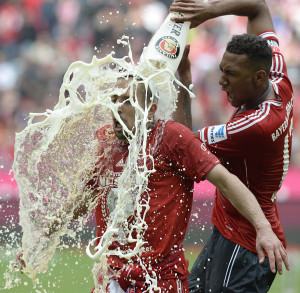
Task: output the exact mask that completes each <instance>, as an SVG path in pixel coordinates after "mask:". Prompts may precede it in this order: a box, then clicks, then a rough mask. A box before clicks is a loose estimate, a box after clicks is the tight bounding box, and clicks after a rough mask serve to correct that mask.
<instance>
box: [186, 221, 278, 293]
mask: <svg viewBox="0 0 300 293" xmlns="http://www.w3.org/2000/svg"><path fill="white" fill-rule="evenodd" d="M275 276H276V273H275V274H273V273H272V271H271V269H270V265H269V259H268V258H265V261H264V263H263V264H259V262H258V257H257V254H255V253H253V252H251V251H249V250H248V249H246V248H244V247H242V246H240V245H238V244H235V243H233V242H231V241H229V240H228V239H226V238H224V237H223V236H222V234H221V233H220V232H219V230H218V229H217V228H216V227H214V230H213V233H212V235H211V237H210V239H209V240H208V242H207V244H206V245H205V246H204V248H203V249H202V251H201V253H200V254H199V256H198V258H197V260H196V261H195V263H194V266H193V268H192V270H191V274H190V276H189V279H188V282H189V292H190V293H195V292H197V293H200V292H201V293H226V292H232V293H252V292H253V293H254V292H259V293H264V292H268V290H269V289H270V286H271V284H272V282H273V281H274V278H275Z"/></svg>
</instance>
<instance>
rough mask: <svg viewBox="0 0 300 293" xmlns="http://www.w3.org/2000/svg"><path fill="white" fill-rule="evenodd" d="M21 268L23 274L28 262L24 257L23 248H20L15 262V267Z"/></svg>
mask: <svg viewBox="0 0 300 293" xmlns="http://www.w3.org/2000/svg"><path fill="white" fill-rule="evenodd" d="M18 268H19V270H20V272H21V274H23V270H24V269H25V268H26V264H25V261H24V259H23V250H20V251H19V252H18V253H17V255H16V259H15V263H14V269H15V270H16V269H18Z"/></svg>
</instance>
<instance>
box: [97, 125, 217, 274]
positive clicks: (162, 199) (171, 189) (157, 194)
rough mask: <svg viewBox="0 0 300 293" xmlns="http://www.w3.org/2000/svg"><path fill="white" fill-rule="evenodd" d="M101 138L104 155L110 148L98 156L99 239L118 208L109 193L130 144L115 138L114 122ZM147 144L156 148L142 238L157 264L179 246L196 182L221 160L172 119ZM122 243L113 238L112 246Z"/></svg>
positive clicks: (146, 257) (148, 257) (148, 259)
mask: <svg viewBox="0 0 300 293" xmlns="http://www.w3.org/2000/svg"><path fill="white" fill-rule="evenodd" d="M98 140H99V144H100V146H99V147H100V153H102V152H104V151H106V154H105V156H104V157H103V160H104V161H103V160H102V159H100V162H99V166H101V168H102V170H103V172H101V171H100V176H99V177H98V186H99V187H101V188H103V194H102V196H100V197H99V198H100V200H99V204H98V205H97V207H96V222H97V236H98V237H99V236H101V235H102V234H103V232H104V231H105V229H106V225H107V223H106V220H107V216H108V215H109V213H110V212H111V211H112V210H113V209H114V204H113V202H114V200H111V195H112V191H113V189H114V188H117V180H116V179H117V177H118V176H120V174H121V172H122V171H123V167H124V165H125V163H126V160H127V157H128V145H127V144H124V143H122V142H120V141H119V140H118V139H117V138H116V137H115V136H114V133H113V129H112V128H111V127H110V126H108V127H105V128H103V129H100V131H99V133H98ZM147 146H148V147H149V146H150V147H151V148H152V149H155V150H154V151H153V153H152V156H153V158H154V169H155V172H154V173H151V174H150V175H149V177H148V186H147V196H149V197H150V201H149V205H150V209H149V210H148V212H147V213H146V217H145V221H146V223H147V225H148V227H147V230H146V231H145V234H144V237H143V240H144V241H146V244H145V245H144V249H145V252H144V253H143V254H142V256H141V257H142V259H143V261H144V263H150V264H155V263H157V261H159V260H162V259H164V258H165V257H166V256H168V255H169V254H170V252H171V251H173V250H178V247H180V245H181V243H182V241H183V239H184V237H185V234H186V230H187V226H188V222H189V218H190V214H191V207H192V199H193V185H194V181H196V182H199V181H201V180H202V179H203V177H204V176H205V175H206V174H207V173H208V172H209V171H211V169H212V168H214V167H215V166H216V165H217V164H219V163H220V162H219V160H218V159H217V158H216V157H215V156H214V155H212V154H211V153H210V152H209V151H208V150H207V148H205V146H204V144H203V142H202V141H200V140H199V138H197V137H196V136H195V135H194V134H193V133H192V132H191V131H190V130H189V129H188V128H186V127H185V126H183V125H181V124H179V123H176V122H174V121H167V122H166V123H161V122H158V123H157V124H156V126H155V127H154V128H153V129H152V130H151V131H150V133H149V134H148V140H147ZM199 149H200V152H199ZM191 154H192V155H191ZM151 164H152V162H151ZM101 173H102V174H106V175H105V176H103V175H101ZM103 195H104V196H103ZM142 197H143V195H142ZM127 245H131V246H134V245H135V244H127ZM119 246H120V244H119V243H116V242H114V243H113V244H112V245H111V246H110V249H116V248H117V247H119ZM127 247H128V246H127ZM123 262H124V260H123V259H120V258H119V257H116V256H110V257H109V263H110V264H112V265H113V266H115V267H119V268H121V267H122V266H123ZM181 262H182V263H184V260H183V259H181ZM178 269H180V268H178ZM185 270H186V271H185V272H184V273H188V271H187V267H185ZM175 271H176V270H175Z"/></svg>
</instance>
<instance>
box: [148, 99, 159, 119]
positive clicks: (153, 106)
mask: <svg viewBox="0 0 300 293" xmlns="http://www.w3.org/2000/svg"><path fill="white" fill-rule="evenodd" d="M156 110H157V104H155V103H152V105H151V107H150V109H149V112H148V119H149V120H151V119H152V118H153V116H154V114H155V112H156Z"/></svg>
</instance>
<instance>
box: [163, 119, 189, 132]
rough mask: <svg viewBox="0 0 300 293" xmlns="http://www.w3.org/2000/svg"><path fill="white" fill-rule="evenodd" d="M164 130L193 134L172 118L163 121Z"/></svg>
mask: <svg viewBox="0 0 300 293" xmlns="http://www.w3.org/2000/svg"><path fill="white" fill-rule="evenodd" d="M164 129H165V132H166V131H167V132H169V133H182V134H183V133H186V134H193V133H192V131H191V130H190V129H189V128H188V127H186V126H185V125H183V124H181V123H178V122H175V121H173V120H168V121H166V122H165V128H164Z"/></svg>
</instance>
